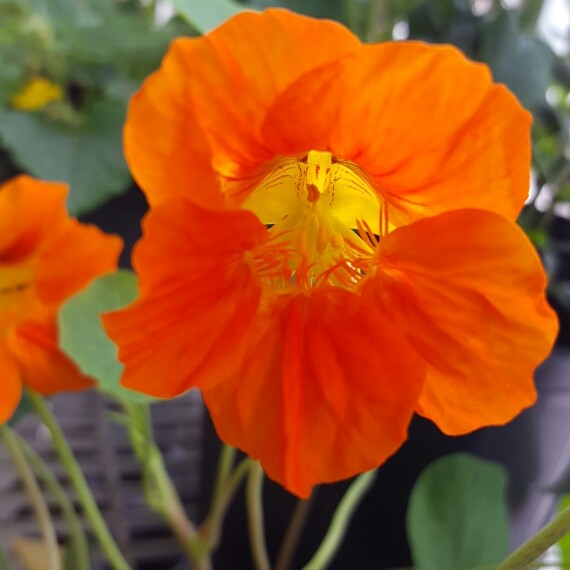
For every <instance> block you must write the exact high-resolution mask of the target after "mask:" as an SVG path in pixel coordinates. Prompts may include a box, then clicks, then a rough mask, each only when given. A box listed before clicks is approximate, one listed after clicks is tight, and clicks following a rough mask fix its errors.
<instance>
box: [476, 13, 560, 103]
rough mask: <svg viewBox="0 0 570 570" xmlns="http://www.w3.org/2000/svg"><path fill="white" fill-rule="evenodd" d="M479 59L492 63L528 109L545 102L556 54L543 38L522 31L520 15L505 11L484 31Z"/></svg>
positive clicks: (500, 78)
mask: <svg viewBox="0 0 570 570" xmlns="http://www.w3.org/2000/svg"><path fill="white" fill-rule="evenodd" d="M480 41H481V44H480V48H479V51H478V54H477V59H480V60H481V61H484V62H485V63H487V64H488V65H489V67H490V68H491V71H492V72H493V77H494V78H495V80H496V81H498V82H500V83H504V84H505V85H507V87H509V88H510V89H511V90H512V91H513V92H514V94H515V95H516V96H517V97H518V98H519V100H520V102H521V103H522V104H523V105H524V106H525V107H527V108H529V109H533V108H534V107H536V106H538V105H540V104H541V103H544V101H545V94H546V89H547V87H548V85H549V83H550V80H551V77H552V66H553V63H554V54H553V53H552V50H551V49H550V48H549V47H548V45H546V44H545V43H544V42H543V41H541V40H538V39H536V38H532V37H529V36H525V35H523V34H521V33H520V29H519V23H518V19H517V14H516V13H515V12H513V11H508V10H503V11H501V13H500V14H499V16H498V17H497V18H496V19H495V20H493V21H492V22H490V23H489V24H487V25H486V26H485V27H484V28H483V30H482V33H481V38H480Z"/></svg>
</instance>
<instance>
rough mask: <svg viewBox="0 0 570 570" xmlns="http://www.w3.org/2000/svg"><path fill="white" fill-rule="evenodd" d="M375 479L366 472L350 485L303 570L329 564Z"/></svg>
mask: <svg viewBox="0 0 570 570" xmlns="http://www.w3.org/2000/svg"><path fill="white" fill-rule="evenodd" d="M375 479H376V471H368V472H367V473H363V474H362V475H359V476H358V477H357V478H356V479H355V480H354V481H353V482H352V483H351V485H350V487H349V488H348V491H347V492H346V493H345V494H344V497H343V498H342V499H341V500H340V503H339V504H338V507H337V508H336V511H335V513H334V515H333V518H332V521H331V524H330V526H329V528H328V530H327V533H326V535H325V538H324V539H323V542H322V543H321V545H320V546H319V548H318V550H317V552H315V554H314V556H313V557H312V558H311V560H310V561H309V562H308V563H307V564H306V565H305V566H304V567H303V570H323V569H324V568H326V567H327V566H328V565H329V564H330V563H331V561H332V560H333V558H334V556H335V554H336V553H337V551H338V549H339V548H340V545H341V544H342V541H343V539H344V536H345V534H346V531H347V529H348V525H349V523H350V520H351V518H352V515H353V514H354V511H355V510H356V507H358V505H359V504H360V501H361V500H362V499H363V498H364V496H365V495H366V493H367V492H368V491H369V490H370V488H371V487H372V485H373V483H374V481H375Z"/></svg>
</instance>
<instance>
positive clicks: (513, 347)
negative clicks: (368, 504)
mask: <svg viewBox="0 0 570 570" xmlns="http://www.w3.org/2000/svg"><path fill="white" fill-rule="evenodd" d="M544 289H545V277H544V272H543V270H542V267H541V264H540V260H539V258H538V256H537V255H536V252H535V251H534V249H533V247H532V246H531V244H530V242H529V241H528V239H527V238H526V236H525V235H524V233H523V231H522V230H521V229H520V228H519V227H518V226H516V225H515V224H512V223H510V222H508V221H507V220H505V219H504V218H502V217H500V216H498V215H496V214H492V213H490V212H485V211H480V210H462V211H457V212H449V213H446V214H441V215H439V216H436V217H434V218H429V219H425V220H421V221H419V222H416V223H414V224H410V225H409V226H405V227H403V228H400V229H397V230H395V231H394V232H392V233H390V234H389V235H388V236H386V237H385V238H384V239H383V240H381V242H380V245H379V251H378V272H377V275H376V277H375V278H372V279H370V280H368V282H367V283H366V285H365V288H364V295H365V298H366V299H367V300H368V301H369V302H371V303H376V304H379V305H380V306H381V307H382V309H383V310H384V311H385V313H386V314H387V315H388V316H389V317H390V319H391V320H392V321H393V322H394V324H395V325H396V326H397V327H398V328H399V329H400V330H401V331H402V332H403V333H404V334H405V335H406V336H407V338H408V340H409V341H410V342H411V344H412V345H413V346H414V347H415V348H416V350H417V351H418V352H419V353H420V354H421V355H422V356H423V357H424V358H425V360H426V362H427V363H428V364H429V365H430V369H428V376H427V380H426V385H425V388H424V391H423V393H422V396H421V398H420V401H419V407H418V411H420V413H422V414H423V415H425V416H427V417H429V418H431V419H432V420H433V421H434V422H435V423H436V424H437V425H438V426H439V427H440V428H441V429H442V430H443V431H444V432H445V433H448V434H460V433H465V432H468V431H471V430H474V429H476V428H479V427H482V426H485V425H497V424H503V423H505V422H507V421H509V420H510V419H512V418H513V417H514V416H515V415H516V414H518V413H519V412H520V411H521V410H522V409H524V408H526V407H527V406H530V405H531V404H532V403H533V402H534V400H535V397H536V395H535V389H534V384H533V380H532V376H533V373H534V370H535V368H536V366H537V365H538V364H540V362H541V361H542V360H544V358H546V356H547V355H548V354H549V352H550V350H551V347H552V344H553V342H554V339H555V336H556V332H557V320H556V316H555V313H554V312H553V311H552V309H550V307H549V306H548V304H547V302H546V300H545V296H544Z"/></svg>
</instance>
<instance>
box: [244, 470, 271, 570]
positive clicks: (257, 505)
mask: <svg viewBox="0 0 570 570" xmlns="http://www.w3.org/2000/svg"><path fill="white" fill-rule="evenodd" d="M262 491H263V469H261V465H260V464H259V463H258V462H257V461H252V462H251V463H250V467H249V473H248V478H247V486H246V500H247V514H248V522H249V538H250V543H251V551H252V555H253V560H254V562H255V567H256V569H257V570H270V568H271V565H270V564H269V557H268V556H267V550H266V547H265V531H264V528H263V500H262V496H261V495H262Z"/></svg>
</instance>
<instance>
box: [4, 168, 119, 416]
mask: <svg viewBox="0 0 570 570" xmlns="http://www.w3.org/2000/svg"><path fill="white" fill-rule="evenodd" d="M66 196H67V187H66V186H65V185H64V184H60V183H55V182H42V181H40V180H35V179H33V178H30V177H29V176H18V177H16V178H13V179H12V180H10V181H8V182H6V183H5V184H3V185H1V186H0V228H1V231H0V376H1V378H2V381H1V382H2V392H1V397H0V422H5V421H7V420H8V419H10V417H11V416H12V414H13V412H14V411H15V409H16V407H17V406H18V403H19V401H20V397H21V392H22V385H26V386H28V387H29V388H31V389H33V390H36V391H37V392H40V393H41V394H45V395H50V394H53V393H55V392H59V391H65V390H79V389H82V388H86V387H89V386H90V385H91V381H90V380H89V378H87V377H85V376H84V375H83V374H82V373H81V372H80V371H79V369H78V368H77V367H76V366H75V364H74V363H73V362H72V361H71V360H69V358H68V357H67V356H65V354H63V353H62V352H61V351H60V349H59V348H58V345H57V326H56V315H57V311H58V309H59V307H60V306H61V305H62V303H63V302H64V301H65V300H66V299H67V298H69V297H70V296H71V295H73V294H74V293H77V292H78V291H80V290H81V289H82V288H83V287H85V286H86V285H87V284H88V283H89V282H90V281H91V280H92V279H94V278H95V277H97V276H99V275H102V274H104V273H109V272H111V271H113V270H114V269H115V268H116V266H117V260H118V256H119V253H120V251H121V248H122V243H121V240H120V239H119V238H118V237H116V236H109V235H105V234H103V232H101V231H100V230H99V229H97V228H96V227H94V226H86V225H83V224H80V223H79V222H77V221H76V220H74V219H72V218H70V217H69V216H68V215H67V212H66V208H65V199H66Z"/></svg>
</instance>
